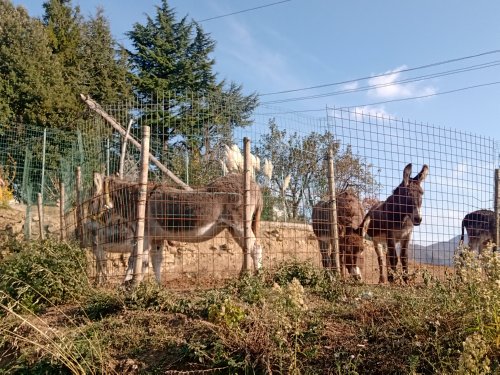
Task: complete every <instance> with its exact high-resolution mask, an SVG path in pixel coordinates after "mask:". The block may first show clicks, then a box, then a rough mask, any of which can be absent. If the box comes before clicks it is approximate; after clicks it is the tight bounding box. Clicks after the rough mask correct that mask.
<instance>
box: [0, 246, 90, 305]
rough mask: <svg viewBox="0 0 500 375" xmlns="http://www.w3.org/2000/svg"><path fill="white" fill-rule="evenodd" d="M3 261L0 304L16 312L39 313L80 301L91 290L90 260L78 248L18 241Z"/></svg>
mask: <svg viewBox="0 0 500 375" xmlns="http://www.w3.org/2000/svg"><path fill="white" fill-rule="evenodd" d="M13 247H14V248H15V250H16V252H14V253H11V254H10V255H8V256H6V257H5V258H4V259H2V260H1V261H0V303H1V305H2V306H4V307H7V306H8V307H9V308H11V309H12V310H13V311H20V310H23V309H24V310H26V309H27V310H29V311H35V312H36V311H39V310H41V309H43V308H45V307H47V306H51V305H57V304H61V303H65V302H71V301H74V300H79V299H80V298H81V297H82V296H84V295H85V293H86V291H88V290H89V288H88V287H89V279H88V277H87V269H88V261H87V258H86V256H85V253H84V252H83V251H82V250H81V249H80V248H79V247H78V246H76V245H73V244H70V243H66V242H57V241H53V240H45V241H41V242H23V241H20V242H19V241H17V242H16V243H15V244H14V246H13Z"/></svg>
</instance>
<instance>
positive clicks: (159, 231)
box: [148, 221, 226, 242]
mask: <svg viewBox="0 0 500 375" xmlns="http://www.w3.org/2000/svg"><path fill="white" fill-rule="evenodd" d="M225 227H226V226H224V225H223V224H222V223H221V222H218V221H214V222H211V223H208V224H205V225H202V226H199V227H196V228H192V229H189V230H169V229H168V228H167V229H164V228H162V227H160V226H157V225H155V226H153V227H152V228H150V233H148V234H149V235H151V236H152V237H153V238H155V239H168V240H171V241H183V242H203V241H207V240H209V239H211V238H213V237H215V236H216V235H218V234H219V233H220V232H222V230H223V229H224V228H225Z"/></svg>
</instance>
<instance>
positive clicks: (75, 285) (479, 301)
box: [0, 238, 500, 374]
mask: <svg viewBox="0 0 500 375" xmlns="http://www.w3.org/2000/svg"><path fill="white" fill-rule="evenodd" d="M1 246H2V252H1V254H2V258H1V259H0V332H1V333H0V374H166V373H167V374H168V373H170V374H176V373H179V372H180V371H190V372H191V373H193V374H196V373H203V374H207V373H213V374H265V373H273V374H452V373H453V374H457V373H458V374H490V373H491V374H493V373H498V372H499V371H500V368H499V360H500V293H499V288H500V264H499V262H498V258H497V257H496V256H495V255H494V254H493V253H492V252H491V251H489V250H488V251H485V252H484V253H483V254H482V255H481V256H480V257H479V258H477V257H474V256H473V254H471V253H469V252H468V251H465V252H464V253H463V255H462V257H461V258H460V262H459V264H457V265H456V268H455V272H454V273H453V274H450V275H448V277H447V279H446V281H438V280H435V279H433V278H432V277H431V276H430V275H427V274H423V275H421V276H422V277H423V279H424V280H425V283H424V284H419V285H411V283H410V285H403V284H401V283H396V284H395V285H390V286H368V285H363V284H357V283H353V282H345V281H343V282H341V281H339V280H336V279H334V278H332V277H331V276H330V275H329V274H327V273H325V272H324V271H323V270H321V269H318V268H317V267H314V266H313V265H311V264H309V263H304V262H301V263H299V262H286V263H283V264H281V265H280V266H279V267H278V268H276V269H274V270H265V271H263V272H262V273H261V274H260V275H258V276H245V277H241V278H239V279H235V280H231V281H229V282H227V283H226V284H224V285H222V286H220V287H219V288H214V289H208V290H207V289H204V290H190V291H183V292H179V291H176V292H174V291H171V290H168V289H166V288H164V287H161V286H158V285H156V284H154V283H150V282H145V283H143V284H141V285H140V286H138V287H137V288H134V289H127V288H124V287H120V288H106V287H96V286H94V285H92V283H91V281H90V280H89V278H88V277H87V271H88V269H89V264H87V257H86V256H85V254H84V253H83V252H82V251H81V250H80V249H79V248H78V247H77V246H75V245H73V244H71V243H60V242H54V241H50V240H47V241H44V242H31V243H26V242H20V241H18V240H14V239H9V238H6V239H4V241H3V242H2V244H1Z"/></svg>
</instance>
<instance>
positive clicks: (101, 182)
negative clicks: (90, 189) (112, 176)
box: [94, 172, 113, 210]
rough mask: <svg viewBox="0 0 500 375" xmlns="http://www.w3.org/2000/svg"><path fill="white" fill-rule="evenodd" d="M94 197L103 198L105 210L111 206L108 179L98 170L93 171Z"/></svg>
mask: <svg viewBox="0 0 500 375" xmlns="http://www.w3.org/2000/svg"><path fill="white" fill-rule="evenodd" d="M94 199H96V200H101V199H103V200H104V208H105V209H106V210H110V209H112V208H113V202H112V201H111V197H110V194H109V181H108V179H106V178H105V177H104V176H103V175H102V174H101V173H98V172H94Z"/></svg>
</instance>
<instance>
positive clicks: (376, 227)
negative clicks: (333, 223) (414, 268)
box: [363, 163, 429, 283]
mask: <svg viewBox="0 0 500 375" xmlns="http://www.w3.org/2000/svg"><path fill="white" fill-rule="evenodd" d="M411 169H412V165H411V163H410V164H408V165H407V166H406V167H405V169H404V171H403V181H402V182H401V184H400V185H399V186H398V187H397V188H396V189H394V191H393V193H392V195H391V196H389V197H388V198H387V199H386V200H385V202H380V203H379V204H377V205H376V206H374V207H373V208H372V209H370V211H368V213H367V214H366V216H365V219H364V222H363V228H364V232H365V233H367V234H368V235H369V236H370V237H371V238H372V240H373V244H374V247H375V251H376V252H377V258H378V264H379V271H380V277H379V282H380V283H384V282H386V280H389V282H393V281H394V273H395V272H396V267H397V264H398V255H397V252H396V244H398V243H399V244H400V246H401V253H400V258H401V265H402V267H403V279H404V280H405V281H407V280H408V245H409V243H410V240H411V235H412V233H413V227H414V226H418V225H420V223H421V222H422V213H421V207H422V196H423V195H424V189H423V188H422V186H421V185H422V182H423V181H424V180H425V178H426V177H427V175H428V173H429V167H428V166H427V165H424V166H423V167H422V170H421V171H420V172H419V173H418V174H417V175H416V176H415V177H413V178H411V177H410V175H411ZM383 243H386V244H387V260H388V264H387V279H386V277H385V276H384V259H383V252H382V247H381V246H382V244H383Z"/></svg>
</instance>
